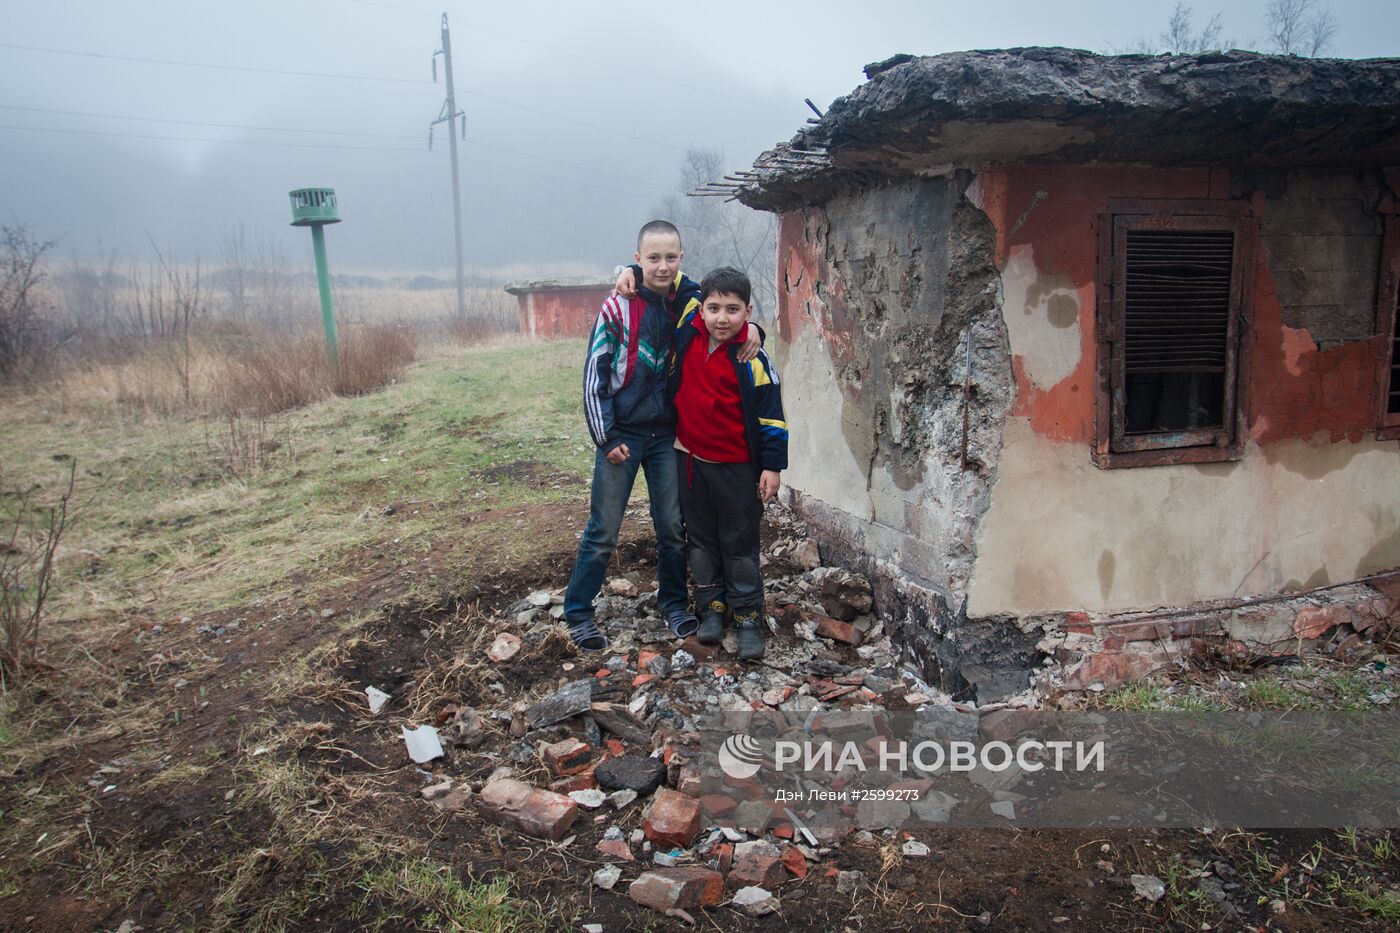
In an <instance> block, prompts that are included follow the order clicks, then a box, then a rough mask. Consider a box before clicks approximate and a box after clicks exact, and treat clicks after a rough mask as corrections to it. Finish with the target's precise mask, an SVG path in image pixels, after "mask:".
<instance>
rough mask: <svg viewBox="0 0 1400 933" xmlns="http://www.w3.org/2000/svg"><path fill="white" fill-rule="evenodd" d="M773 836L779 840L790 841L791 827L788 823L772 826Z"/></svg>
mask: <svg viewBox="0 0 1400 933" xmlns="http://www.w3.org/2000/svg"><path fill="white" fill-rule="evenodd" d="M773 835H775V836H777V837H778V838H779V839H791V838H792V825H791V824H789V823H781V824H779V825H777V826H774V827H773Z"/></svg>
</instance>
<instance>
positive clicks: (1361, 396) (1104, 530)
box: [967, 167, 1400, 617]
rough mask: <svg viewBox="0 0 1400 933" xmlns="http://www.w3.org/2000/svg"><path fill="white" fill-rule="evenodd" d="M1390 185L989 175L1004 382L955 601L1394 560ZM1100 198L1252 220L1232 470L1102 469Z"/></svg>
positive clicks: (1063, 602)
mask: <svg viewBox="0 0 1400 933" xmlns="http://www.w3.org/2000/svg"><path fill="white" fill-rule="evenodd" d="M1384 192H1385V185H1384V182H1383V180H1382V179H1381V178H1380V177H1379V176H1378V175H1374V174H1365V173H1344V172H1331V173H1327V172H1300V173H1284V172H1282V171H1268V172H1266V171H1254V172H1251V173H1248V174H1245V173H1234V174H1232V173H1229V172H1225V171H1220V170H1206V169H1181V170H1152V169H1142V168H1114V167H1082V168H1081V167H1057V168H1051V167H1037V168H1032V167H1020V168H1002V169H996V170H992V171H988V172H985V173H982V174H981V175H979V177H978V178H977V180H976V183H975V184H974V185H973V186H972V188H971V189H970V196H971V197H972V199H973V200H974V201H975V202H976V203H977V204H978V205H979V206H980V207H981V208H982V209H983V210H984V211H985V212H986V216H987V217H988V218H989V220H990V221H991V223H992V224H993V226H994V227H995V229H996V240H997V243H996V262H997V266H998V268H999V269H1000V270H1001V285H1002V290H1003V293H1004V296H1005V300H1004V304H1003V310H1004V314H1005V319H1006V327H1007V332H1008V334H1009V339H1010V345H1011V353H1012V357H1013V361H1014V362H1013V365H1014V370H1015V379H1016V400H1015V406H1014V409H1013V411H1012V415H1011V417H1010V419H1009V420H1008V422H1007V425H1006V444H1005V447H1004V449H1003V451H1002V456H1001V460H1000V465H999V469H998V476H997V482H996V485H995V488H994V490H993V492H992V495H991V504H990V507H989V508H988V510H987V512H986V515H985V518H984V520H983V521H982V522H981V524H980V526H979V528H978V530H977V537H976V549H977V563H976V568H975V571H974V573H973V576H972V580H971V583H970V586H969V605H968V609H967V611H968V614H969V615H971V616H974V617H977V616H990V615H996V614H1009V615H1015V616H1026V615H1032V614H1036V613H1045V612H1048V611H1055V610H1060V611H1066V610H1083V611H1089V612H1115V611H1121V610H1130V609H1150V608H1153V607H1157V606H1185V605H1190V604H1192V603H1196V602H1201V601H1205V600H1219V599H1230V598H1235V597H1247V596H1255V595H1265V594H1272V593H1280V592H1296V591H1299V590H1302V589H1306V588H1309V587H1315V586H1320V585H1324V584H1328V583H1335V582H1341V581H1345V580H1350V579H1354V578H1357V577H1360V576H1363V575H1365V574H1368V573H1373V572H1377V571H1381V570H1385V569H1389V568H1392V567H1395V566H1397V565H1400V445H1397V444H1396V443H1395V442H1379V441H1376V440H1375V439H1374V431H1375V428H1376V419H1377V410H1378V405H1379V400H1378V397H1377V394H1376V393H1377V391H1378V390H1377V378H1376V377H1377V368H1378V366H1379V364H1380V361H1381V359H1382V358H1383V349H1384V348H1383V346H1382V345H1381V342H1380V340H1379V339H1378V338H1376V337H1375V336H1374V329H1375V307H1376V304H1375V302H1376V292H1375V289H1376V284H1377V279H1378V271H1379V253H1380V241H1381V238H1380V234H1381V219H1380V215H1379V214H1378V213H1377V206H1378V203H1379V202H1380V200H1381V198H1382V197H1383V196H1384ZM1110 198H1235V199H1246V200H1248V201H1249V202H1250V203H1251V205H1252V209H1253V212H1254V215H1255V217H1256V218H1257V219H1258V221H1259V225H1260V242H1259V249H1258V250H1257V253H1256V265H1255V268H1254V270H1253V272H1252V276H1251V284H1250V287H1251V288H1252V289H1253V307H1252V312H1251V313H1252V322H1251V323H1252V326H1251V327H1250V329H1249V331H1248V333H1247V338H1246V342H1245V346H1244V348H1243V352H1244V353H1245V354H1246V355H1247V360H1246V363H1245V369H1244V372H1245V380H1244V383H1243V385H1242V391H1243V392H1244V402H1245V411H1246V418H1245V421H1246V424H1245V426H1244V434H1245V437H1246V446H1245V451H1244V456H1243V458H1242V459H1241V460H1240V461H1237V462H1230V463H1216V464H1201V465H1177V466H1154V467H1138V468H1130V469H1119V470H1100V469H1098V468H1096V467H1095V466H1094V465H1093V463H1092V461H1091V459H1090V450H1091V446H1092V443H1093V440H1094V410H1095V385H1096V383H1095V379H1096V369H1095V355H1096V343H1095V320H1096V318H1095V313H1096V309H1095V292H1094V276H1095V270H1096V250H1097V238H1096V235H1095V226H1094V225H1095V219H1096V217H1097V215H1098V214H1100V213H1101V212H1103V211H1106V210H1107V207H1108V201H1109V199H1110Z"/></svg>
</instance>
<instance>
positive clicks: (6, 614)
mask: <svg viewBox="0 0 1400 933" xmlns="http://www.w3.org/2000/svg"><path fill="white" fill-rule="evenodd" d="M76 476H77V462H76V461H70V462H69V466H68V487H67V489H66V490H65V491H64V492H63V494H62V495H61V496H60V497H59V500H58V503H57V504H55V505H53V506H50V507H48V508H44V507H42V506H39V505H37V504H36V503H35V502H34V501H33V498H32V490H26V491H16V490H6V491H5V496H4V504H3V505H0V516H2V517H3V520H4V523H5V528H6V529H7V530H8V537H0V636H3V643H0V674H3V675H4V677H5V678H6V679H7V681H19V680H23V679H24V678H25V677H26V676H28V675H29V674H30V673H31V672H32V671H33V670H34V669H35V668H36V667H37V666H39V632H40V630H41V628H42V627H43V621H44V604H45V603H46V602H47V601H48V596H49V588H50V587H51V586H52V585H53V578H54V555H55V554H56V553H57V552H58V544H59V540H60V539H61V538H62V537H63V533H64V531H66V530H67V528H68V503H69V500H70V499H71V498H72V496H73V482H74V479H75V478H76Z"/></svg>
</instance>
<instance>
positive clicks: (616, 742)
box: [603, 739, 627, 758]
mask: <svg viewBox="0 0 1400 933" xmlns="http://www.w3.org/2000/svg"><path fill="white" fill-rule="evenodd" d="M603 744H604V745H606V746H607V747H608V751H609V752H611V753H612V756H613V757H614V758H621V757H622V756H623V755H625V754H627V746H626V745H623V744H622V740H621V739H604V740H603Z"/></svg>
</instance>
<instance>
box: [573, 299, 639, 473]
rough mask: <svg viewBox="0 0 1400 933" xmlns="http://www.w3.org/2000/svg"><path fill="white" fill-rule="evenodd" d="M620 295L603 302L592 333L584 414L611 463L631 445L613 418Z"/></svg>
mask: <svg viewBox="0 0 1400 933" xmlns="http://www.w3.org/2000/svg"><path fill="white" fill-rule="evenodd" d="M617 317H618V315H617V299H615V298H610V299H608V300H607V301H605V302H603V307H602V308H601V309H600V310H599V311H598V316H597V318H595V319H594V321H593V330H592V332H591V333H590V334H589V337H588V358H587V359H586V360H585V361H584V365H583V415H584V420H585V421H586V422H587V423H588V433H589V435H590V436H591V437H592V438H593V443H594V444H596V445H597V447H598V449H599V450H601V451H603V455H604V456H605V457H607V458H608V462H610V463H621V462H623V461H624V460H626V459H627V454H628V450H627V445H626V444H623V443H622V442H621V441H620V440H619V439H618V438H616V437H615V436H614V435H615V433H616V432H615V430H614V422H613V404H612V371H613V365H614V362H615V361H616V359H617V350H618V345H617V333H618V332H617V329H616V327H615V326H614V323H615V322H616V320H617Z"/></svg>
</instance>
